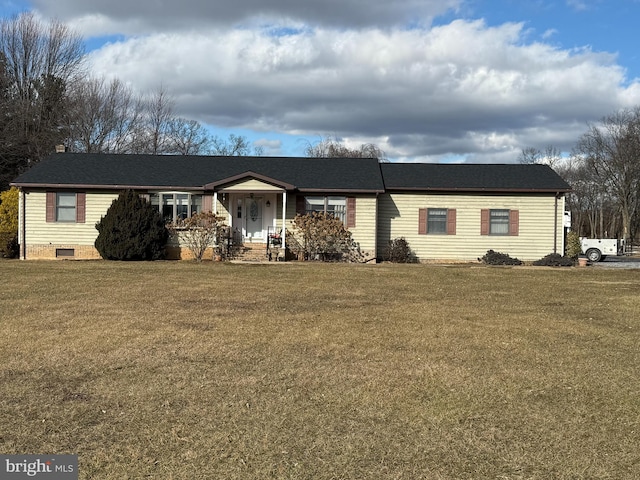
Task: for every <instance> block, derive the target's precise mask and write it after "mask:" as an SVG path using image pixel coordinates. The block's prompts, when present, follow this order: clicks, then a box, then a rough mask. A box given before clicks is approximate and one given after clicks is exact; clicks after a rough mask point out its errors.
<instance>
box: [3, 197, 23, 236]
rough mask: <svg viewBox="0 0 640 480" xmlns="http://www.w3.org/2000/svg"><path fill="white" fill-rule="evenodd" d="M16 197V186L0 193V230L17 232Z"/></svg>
mask: <svg viewBox="0 0 640 480" xmlns="http://www.w3.org/2000/svg"><path fill="white" fill-rule="evenodd" d="M18 199H19V192H18V189H17V188H16V187H11V188H10V189H9V190H6V191H4V192H2V193H0V232H7V233H15V234H17V233H18Z"/></svg>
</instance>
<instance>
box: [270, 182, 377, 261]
mask: <svg viewBox="0 0 640 480" xmlns="http://www.w3.org/2000/svg"><path fill="white" fill-rule="evenodd" d="M314 195H315V194H314ZM318 195H322V194H318ZM331 195H336V196H339V195H337V194H331ZM344 196H346V197H355V199H356V226H355V227H353V228H349V231H350V232H351V234H352V238H353V240H355V241H356V242H357V243H358V244H359V245H360V250H362V252H366V253H367V254H368V255H369V256H375V255H376V223H377V222H376V204H377V197H376V196H375V195H344ZM281 212H282V200H281V196H279V198H278V219H277V225H278V227H280V226H281V225H282V214H281ZM295 216H296V195H292V194H288V195H287V229H288V230H289V231H292V228H293V219H294V218H295Z"/></svg>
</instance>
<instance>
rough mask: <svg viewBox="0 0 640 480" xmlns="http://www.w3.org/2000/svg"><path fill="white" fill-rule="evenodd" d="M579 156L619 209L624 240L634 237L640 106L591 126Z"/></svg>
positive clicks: (639, 189)
mask: <svg viewBox="0 0 640 480" xmlns="http://www.w3.org/2000/svg"><path fill="white" fill-rule="evenodd" d="M576 153H577V155H580V156H581V157H583V158H584V159H585V165H586V168H587V169H588V170H589V171H590V173H591V174H593V175H594V176H595V177H596V178H597V182H598V184H599V185H600V186H601V188H602V190H601V191H602V193H603V194H604V193H606V194H607V195H610V197H611V199H612V200H613V201H614V202H615V204H616V206H617V207H618V209H619V212H620V214H621V216H622V234H623V235H624V237H625V238H629V237H631V236H633V234H634V233H635V232H633V229H632V227H631V226H632V224H634V223H636V222H637V221H636V220H634V216H637V215H638V213H639V212H638V210H639V207H640V107H636V108H635V109H632V110H620V111H618V112H616V113H614V114H612V115H609V116H607V117H604V118H603V119H602V121H601V122H600V123H599V124H594V125H591V126H590V127H589V130H588V131H587V132H586V133H585V134H584V135H583V136H582V137H581V138H580V140H579V141H578V144H577V145H576ZM605 200H606V198H605V197H603V198H602V201H601V204H604V202H605Z"/></svg>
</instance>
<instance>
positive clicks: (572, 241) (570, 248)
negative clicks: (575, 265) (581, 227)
mask: <svg viewBox="0 0 640 480" xmlns="http://www.w3.org/2000/svg"><path fill="white" fill-rule="evenodd" d="M581 252H582V246H581V245H580V236H579V235H578V232H574V231H573V230H570V231H569V232H568V233H567V246H566V256H567V257H569V258H573V259H574V260H575V259H576V258H578V257H579V256H580V253H581Z"/></svg>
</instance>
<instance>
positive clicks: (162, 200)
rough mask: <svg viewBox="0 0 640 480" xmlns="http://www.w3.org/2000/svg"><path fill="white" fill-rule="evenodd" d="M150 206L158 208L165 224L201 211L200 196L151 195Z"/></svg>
mask: <svg viewBox="0 0 640 480" xmlns="http://www.w3.org/2000/svg"><path fill="white" fill-rule="evenodd" d="M149 201H150V202H151V205H153V206H154V207H157V208H158V211H159V212H160V213H162V217H163V218H164V220H165V222H167V223H177V222H178V220H184V219H185V218H188V217H191V216H192V215H195V214H196V213H200V212H201V211H202V195H194V194H191V193H177V192H170V193H152V194H150V196H149Z"/></svg>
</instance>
